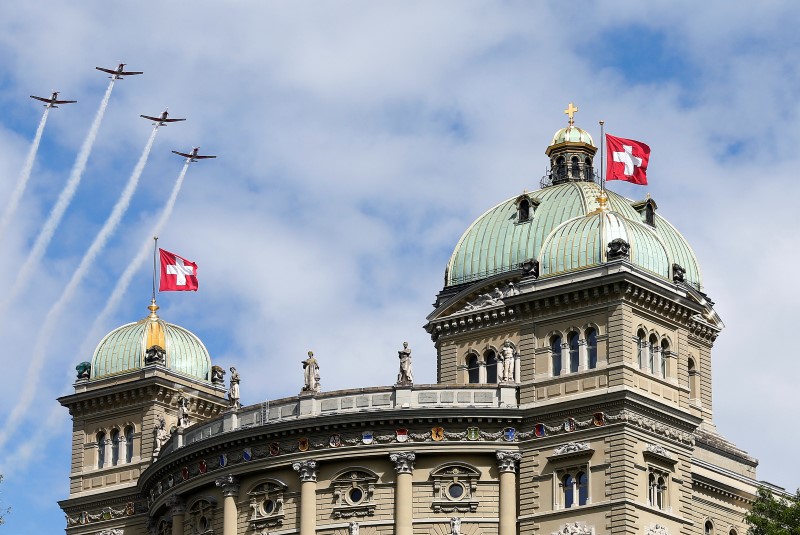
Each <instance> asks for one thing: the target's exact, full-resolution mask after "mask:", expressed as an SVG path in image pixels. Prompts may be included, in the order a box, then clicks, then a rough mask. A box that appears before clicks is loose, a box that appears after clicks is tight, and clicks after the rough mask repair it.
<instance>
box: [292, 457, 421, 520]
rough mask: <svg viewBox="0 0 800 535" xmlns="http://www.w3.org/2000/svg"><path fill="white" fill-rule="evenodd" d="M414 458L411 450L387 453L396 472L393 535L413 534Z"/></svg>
mask: <svg viewBox="0 0 800 535" xmlns="http://www.w3.org/2000/svg"><path fill="white" fill-rule="evenodd" d="M416 458H417V456H416V454H415V453H414V452H413V451H398V452H397V453H392V454H391V455H389V459H390V460H391V461H392V462H393V463H394V469H395V471H396V472H397V482H396V484H395V489H394V535H412V534H413V527H412V522H413V518H414V509H413V492H412V486H411V481H412V475H411V474H412V472H413V471H414V459H416ZM301 535H303V534H301Z"/></svg>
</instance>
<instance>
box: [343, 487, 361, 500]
mask: <svg viewBox="0 0 800 535" xmlns="http://www.w3.org/2000/svg"><path fill="white" fill-rule="evenodd" d="M347 497H348V498H349V499H350V503H359V502H360V501H361V500H362V499H364V491H363V490H361V489H360V488H358V487H353V488H352V489H350V491H349V492H348V493H347Z"/></svg>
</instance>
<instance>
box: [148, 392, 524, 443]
mask: <svg viewBox="0 0 800 535" xmlns="http://www.w3.org/2000/svg"><path fill="white" fill-rule="evenodd" d="M516 390H517V389H516V385H513V384H509V385H500V386H498V385H463V386H461V385H459V386H449V385H414V386H411V387H399V386H387V387H375V388H359V389H353V390H339V391H335V392H320V393H318V394H316V395H301V396H295V397H290V398H283V399H278V400H274V401H268V402H264V403H261V404H259V405H249V406H247V407H242V408H241V409H239V410H238V411H231V412H228V413H225V414H224V415H223V416H222V417H218V418H216V419H214V420H211V421H210V422H206V423H203V424H199V425H194V426H192V427H190V428H188V429H186V430H180V429H179V430H178V431H177V432H176V434H175V435H173V437H172V438H171V439H170V440H169V442H167V443H166V444H165V445H164V447H163V448H162V449H161V454H160V456H161V457H163V456H165V455H167V454H169V453H170V452H172V451H174V450H175V449H177V448H179V447H181V446H184V445H189V444H193V443H195V442H200V441H202V440H205V439H206V438H209V437H212V436H215V435H219V434H222V433H227V432H230V431H235V430H237V429H242V428H248V427H257V426H262V425H272V424H275V423H278V422H285V421H291V420H301V419H304V418H319V417H325V416H329V415H341V414H360V413H374V412H380V411H393V410H413V409H425V408H449V407H454V408H455V407H465V408H466V407H470V408H516V407H517V406H518V403H517V394H516Z"/></svg>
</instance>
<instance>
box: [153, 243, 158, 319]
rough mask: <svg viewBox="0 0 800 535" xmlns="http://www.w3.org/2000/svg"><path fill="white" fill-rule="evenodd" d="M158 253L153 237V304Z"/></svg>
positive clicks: (154, 300)
mask: <svg viewBox="0 0 800 535" xmlns="http://www.w3.org/2000/svg"><path fill="white" fill-rule="evenodd" d="M157 253H158V236H153V304H155V302H156V254H157Z"/></svg>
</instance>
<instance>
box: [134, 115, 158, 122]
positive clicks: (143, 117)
mask: <svg viewBox="0 0 800 535" xmlns="http://www.w3.org/2000/svg"><path fill="white" fill-rule="evenodd" d="M139 117H141V118H142V119H149V120H151V121H158V122H162V121H163V119H162V118H161V117H150V116H149V115H140V116H139Z"/></svg>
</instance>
